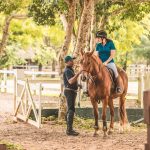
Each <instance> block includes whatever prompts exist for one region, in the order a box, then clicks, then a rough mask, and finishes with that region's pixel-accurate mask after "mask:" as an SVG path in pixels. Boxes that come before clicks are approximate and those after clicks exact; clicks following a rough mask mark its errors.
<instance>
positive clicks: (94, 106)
mask: <svg viewBox="0 0 150 150" xmlns="http://www.w3.org/2000/svg"><path fill="white" fill-rule="evenodd" d="M91 103H92V105H93V109H94V117H95V125H94V129H95V132H94V135H93V136H98V133H97V132H98V130H99V126H98V103H97V102H96V101H95V100H94V99H91Z"/></svg>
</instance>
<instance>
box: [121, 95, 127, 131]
mask: <svg viewBox="0 0 150 150" xmlns="http://www.w3.org/2000/svg"><path fill="white" fill-rule="evenodd" d="M125 101H126V98H125V95H121V97H120V101H119V114H120V126H121V129H120V133H123V132H124V127H125V125H126V124H127V123H128V119H127V113H126V108H125Z"/></svg>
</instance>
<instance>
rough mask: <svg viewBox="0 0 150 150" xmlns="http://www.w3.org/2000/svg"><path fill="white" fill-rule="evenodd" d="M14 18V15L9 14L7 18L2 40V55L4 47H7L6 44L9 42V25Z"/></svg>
mask: <svg viewBox="0 0 150 150" xmlns="http://www.w3.org/2000/svg"><path fill="white" fill-rule="evenodd" d="M12 18H13V17H12V16H7V17H6V18H5V23H4V27H3V35H2V40H1V42H0V56H1V55H2V54H3V53H4V49H5V46H6V43H7V39H8V32H9V26H10V22H11V20H12Z"/></svg>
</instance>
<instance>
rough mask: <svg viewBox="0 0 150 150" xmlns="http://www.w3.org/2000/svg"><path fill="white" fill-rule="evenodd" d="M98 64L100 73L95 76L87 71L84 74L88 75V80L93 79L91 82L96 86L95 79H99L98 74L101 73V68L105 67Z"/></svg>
mask: <svg viewBox="0 0 150 150" xmlns="http://www.w3.org/2000/svg"><path fill="white" fill-rule="evenodd" d="M95 62H96V61H95ZM96 63H97V65H98V68H99V71H98V72H97V73H96V74H95V75H91V73H90V72H89V71H87V70H85V69H84V70H83V72H86V73H87V80H89V79H91V81H92V82H93V83H94V85H95V79H96V78H97V77H98V74H99V73H100V71H101V68H102V67H103V65H100V64H98V62H96Z"/></svg>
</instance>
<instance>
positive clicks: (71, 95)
mask: <svg viewBox="0 0 150 150" xmlns="http://www.w3.org/2000/svg"><path fill="white" fill-rule="evenodd" d="M73 59H75V58H73V57H71V56H66V57H65V60H64V61H65V63H66V67H65V70H64V74H63V80H64V95H65V97H66V101H67V115H66V121H67V130H66V134H67V135H73V136H77V135H78V134H79V133H78V132H76V131H75V130H73V119H74V113H75V99H76V96H77V89H78V82H77V79H78V77H79V75H80V73H81V72H82V70H80V71H79V72H78V73H77V74H75V73H74V69H73V66H74V62H73Z"/></svg>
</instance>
